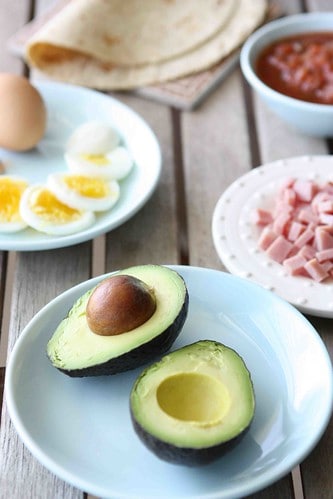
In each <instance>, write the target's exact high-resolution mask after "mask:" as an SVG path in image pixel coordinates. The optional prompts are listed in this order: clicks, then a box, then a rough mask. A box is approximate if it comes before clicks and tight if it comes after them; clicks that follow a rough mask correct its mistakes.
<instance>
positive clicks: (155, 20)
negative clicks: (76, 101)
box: [25, 0, 267, 90]
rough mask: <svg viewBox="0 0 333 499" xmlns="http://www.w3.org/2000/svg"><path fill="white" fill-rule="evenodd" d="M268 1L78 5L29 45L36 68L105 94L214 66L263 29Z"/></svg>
mask: <svg viewBox="0 0 333 499" xmlns="http://www.w3.org/2000/svg"><path fill="white" fill-rule="evenodd" d="M266 9H267V2H266V0H71V1H70V2H69V3H68V4H67V5H66V6H65V7H64V8H63V9H61V11H60V12H59V13H58V14H56V15H55V16H54V17H53V18H51V19H50V20H49V21H48V22H47V23H46V24H45V25H44V26H43V27H42V28H41V29H40V30H39V31H37V33H35V35H34V36H33V37H32V38H31V39H30V40H29V42H28V43H27V45H26V52H25V57H26V60H27V62H28V64H29V65H30V66H31V67H34V68H37V69H39V70H40V71H41V72H42V73H44V74H46V75H47V76H49V77H51V78H54V79H56V80H59V81H64V82H68V83H72V84H76V85H82V86H87V87H91V88H96V89H100V90H120V89H132V88H136V87H140V86H143V85H150V84H156V83H161V82H165V81H169V80H174V79H177V78H180V77H183V76H186V75H189V74H193V73H196V72H199V71H202V70H204V69H207V68H209V67H211V66H212V65H214V64H216V63H217V62H219V61H220V60H222V59H223V58H225V57H227V56H228V55H229V54H230V53H232V52H233V51H234V50H235V49H236V48H237V47H239V46H240V45H241V44H242V43H243V42H244V41H245V39H246V38H247V37H248V36H249V35H250V34H251V33H252V32H253V31H254V30H255V29H256V28H257V27H258V26H259V25H260V24H261V23H262V22H263V20H264V18H265V15H266Z"/></svg>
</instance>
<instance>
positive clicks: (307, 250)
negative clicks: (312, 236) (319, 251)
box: [298, 244, 316, 260]
mask: <svg viewBox="0 0 333 499" xmlns="http://www.w3.org/2000/svg"><path fill="white" fill-rule="evenodd" d="M298 254H299V255H302V256H304V258H305V259H306V260H311V259H312V258H314V257H315V255H316V248H314V247H313V246H311V245H310V244H305V245H304V246H303V248H301V249H300V250H299V252H298Z"/></svg>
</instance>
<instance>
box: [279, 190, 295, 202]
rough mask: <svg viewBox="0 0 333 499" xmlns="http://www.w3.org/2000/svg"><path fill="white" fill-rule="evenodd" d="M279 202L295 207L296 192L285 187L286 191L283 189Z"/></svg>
mask: <svg viewBox="0 0 333 499" xmlns="http://www.w3.org/2000/svg"><path fill="white" fill-rule="evenodd" d="M281 202H282V203H283V204H286V205H289V206H295V205H296V192H295V191H294V189H292V187H287V188H286V189H284V191H283V194H282V196H281Z"/></svg>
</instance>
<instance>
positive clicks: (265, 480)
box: [4, 264, 333, 499]
mask: <svg viewBox="0 0 333 499" xmlns="http://www.w3.org/2000/svg"><path fill="white" fill-rule="evenodd" d="M165 266H167V267H169V268H171V269H174V270H176V271H177V272H179V273H180V274H181V275H182V272H185V274H186V273H187V272H189V273H191V272H201V273H214V274H215V275H218V274H222V278H223V279H224V278H226V279H232V280H234V281H238V283H239V284H243V285H244V281H245V285H246V286H248V287H249V288H251V287H252V288H253V289H254V288H255V289H256V290H257V291H258V292H259V293H265V294H266V295H270V299H272V300H273V301H277V302H280V304H282V305H283V306H284V307H287V308H289V310H291V311H292V312H293V313H294V314H296V315H297V316H298V317H300V318H301V320H302V322H303V323H304V324H306V326H307V328H308V330H309V333H310V332H311V337H312V339H313V341H315V342H316V343H317V344H318V345H319V347H320V351H321V355H322V356H323V360H325V363H326V364H327V368H328V370H329V371H330V373H331V376H330V378H329V379H327V380H326V383H327V386H328V393H331V394H332V395H331V397H330V399H329V398H328V399H327V401H326V412H325V413H324V412H323V416H324V417H323V418H322V423H321V426H320V427H317V428H316V432H315V433H314V434H313V435H311V439H310V440H307V442H308V443H307V445H303V448H302V449H298V451H297V448H296V450H295V451H294V452H293V453H292V454H288V456H287V459H284V460H283V462H282V463H278V464H277V465H275V466H274V467H273V468H269V469H267V470H266V471H265V472H264V473H263V474H261V475H260V480H259V479H258V477H254V478H253V479H252V482H251V483H250V486H249V483H248V482H246V483H242V484H241V485H236V486H234V487H233V490H232V491H230V492H228V491H227V492H223V490H222V491H221V490H219V491H218V492H216V493H215V492H211V493H207V494H204V495H196V496H193V498H194V499H195V498H196V499H221V498H224V499H232V498H238V497H240V495H243V494H245V493H246V494H249V493H254V492H258V491H260V490H263V489H264V488H265V487H267V486H269V485H271V484H273V483H275V482H276V481H278V480H279V479H280V478H282V477H283V476H285V475H286V474H288V473H290V472H291V470H292V468H293V467H294V466H295V465H297V464H299V463H300V462H301V461H302V460H303V459H304V458H305V457H306V456H308V455H309V454H310V453H311V451H312V450H313V449H314V447H315V446H316V445H317V443H318V442H319V440H320V438H321V437H322V435H323V433H324V432H325V430H326V428H327V425H328V423H329V421H330V418H331V415H332V409H333V368H332V365H331V360H330V356H329V353H328V350H327V348H326V346H325V344H324V342H323V340H322V339H321V337H320V336H319V334H318V333H317V331H316V329H315V328H314V326H313V325H312V324H311V323H310V321H309V320H308V319H307V318H306V317H305V316H304V315H303V314H302V313H301V312H300V311H299V310H297V309H296V308H295V307H294V306H293V305H291V304H290V303H289V302H287V301H286V300H284V299H283V298H281V297H279V296H277V295H275V294H273V293H271V292H269V291H267V290H265V289H264V288H263V287H262V286H260V285H259V284H257V283H255V282H252V281H248V280H245V279H244V278H242V277H239V276H236V275H233V274H230V273H228V272H224V271H222V270H218V269H213V268H204V267H197V266H188V265H169V264H166V265H165ZM114 272H116V271H112V272H107V273H105V274H102V275H99V276H96V277H92V278H90V279H87V280H85V281H83V282H81V283H79V284H76V285H74V286H72V287H71V288H69V289H67V290H65V291H64V292H62V293H60V294H59V295H58V296H56V297H55V298H53V299H52V300H51V301H50V302H49V303H47V304H46V305H44V306H43V307H42V308H41V309H40V310H39V311H38V312H37V313H36V314H35V315H34V316H33V318H32V319H31V320H30V321H29V323H28V324H27V325H26V326H25V327H24V329H23V330H22V332H21V334H20V336H19V337H18V339H17V340H16V342H15V344H14V346H13V349H12V351H11V353H10V354H9V359H8V363H7V368H6V378H5V390H4V400H5V401H6V404H7V408H8V413H9V416H10V419H11V421H12V423H13V425H14V428H15V430H16V432H17V433H18V435H19V437H20V438H21V440H22V442H23V443H24V445H26V447H27V448H28V449H29V450H30V452H31V453H32V455H33V456H34V457H35V458H37V459H38V460H39V462H40V463H41V464H42V465H43V466H44V467H45V468H46V469H47V470H48V471H50V472H51V473H53V474H55V475H56V476H58V477H59V478H60V479H62V480H64V481H65V482H67V483H68V484H70V485H72V486H74V487H77V488H78V489H80V490H82V491H85V492H87V493H91V494H94V495H97V496H101V497H109V496H106V495H105V494H106V490H105V487H103V486H100V485H98V484H96V483H95V484H92V482H91V481H89V480H86V479H85V478H84V477H80V476H78V475H77V474H74V473H72V472H69V471H67V470H66V468H65V467H64V466H63V465H61V464H59V462H57V461H55V460H54V459H52V458H50V457H49V456H48V454H47V453H46V452H45V451H44V450H43V449H41V448H40V444H39V443H38V442H37V441H35V439H34V438H32V437H31V436H30V434H29V432H28V431H27V430H26V429H25V427H24V419H22V415H21V414H19V413H18V411H17V408H16V401H15V395H14V393H13V390H12V388H11V385H12V384H13V382H14V374H13V373H14V369H15V365H16V358H17V357H18V356H19V355H20V350H21V349H22V348H23V346H24V342H25V341H27V338H29V335H31V334H32V332H33V327H34V325H35V323H38V322H39V321H40V319H41V317H43V315H44V314H47V313H48V310H49V309H51V308H52V307H54V306H55V305H57V304H58V302H59V301H61V300H64V299H66V298H67V297H68V296H71V295H72V294H81V292H82V290H85V289H86V288H87V287H92V286H93V285H95V284H96V283H97V282H99V281H100V280H101V279H103V278H105V277H107V276H109V275H111V274H113V273H114ZM71 301H72V300H71ZM39 335H40V333H39ZM39 335H37V336H39ZM326 383H325V386H326ZM275 470H277V472H276V471H275ZM274 471H275V472H274ZM109 493H113V492H112V491H109ZM115 493H116V491H115ZM221 493H222V494H221ZM119 497H123V498H124V499H125V498H126V499H139V497H140V496H138V495H133V494H130V493H129V494H124V495H122V496H119ZM163 497H164V496H163ZM174 497H175V499H177V498H179V499H180V498H181V497H183V496H182V495H179V496H178V495H177V496H174Z"/></svg>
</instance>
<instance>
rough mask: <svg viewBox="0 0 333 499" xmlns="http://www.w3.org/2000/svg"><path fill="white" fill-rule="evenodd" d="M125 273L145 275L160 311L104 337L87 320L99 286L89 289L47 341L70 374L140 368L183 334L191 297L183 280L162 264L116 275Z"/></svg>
mask: <svg viewBox="0 0 333 499" xmlns="http://www.w3.org/2000/svg"><path fill="white" fill-rule="evenodd" d="M120 275H121V276H132V277H134V278H136V279H139V280H140V281H142V283H145V284H146V285H147V286H148V288H149V289H151V290H152V292H153V295H154V300H155V304H156V308H155V311H154V312H153V314H152V315H151V317H150V318H149V319H148V320H146V321H145V322H144V323H143V324H142V325H139V326H138V327H135V328H134V329H131V330H130V331H126V332H123V333H122V334H117V335H113V336H101V335H99V334H96V333H95V332H93V331H92V330H91V329H90V328H89V326H88V323H87V312H86V309H87V303H88V301H89V298H90V296H91V295H92V293H93V292H94V290H95V289H96V287H94V288H93V289H90V290H89V291H87V292H86V293H85V294H84V295H83V296H81V297H80V298H79V299H78V300H77V301H76V302H75V303H74V305H73V306H72V308H71V309H70V311H69V313H68V316H67V317H66V318H64V319H63V320H62V321H61V323H60V324H59V326H58V327H57V329H56V331H55V332H54V334H53V336H52V337H51V339H50V341H49V342H48V345H47V355H48V357H49V359H50V361H51V362H52V364H53V366H54V367H56V368H57V369H59V370H60V371H62V372H64V373H65V374H67V375H69V376H72V377H82V376H98V375H106V374H116V373H119V372H123V371H127V370H130V369H134V368H136V367H138V366H141V365H143V364H145V363H147V362H149V361H151V360H152V359H154V358H156V357H157V356H160V355H161V354H164V353H165V352H167V351H168V350H169V349H170V347H171V345H172V344H173V342H174V341H175V339H176V338H177V336H178V335H179V333H180V331H181V329H182V327H183V325H184V322H185V319H186V317H187V313H188V301H189V298H188V291H187V288H186V284H185V282H184V280H183V278H182V277H181V276H180V275H179V274H178V273H177V272H176V271H174V270H172V269H170V268H168V267H164V266H161V265H141V266H136V267H131V268H128V269H125V270H121V271H119V272H116V273H115V274H112V275H111V277H112V276H120ZM125 312H126V311H125ZM125 315H126V314H125Z"/></svg>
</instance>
